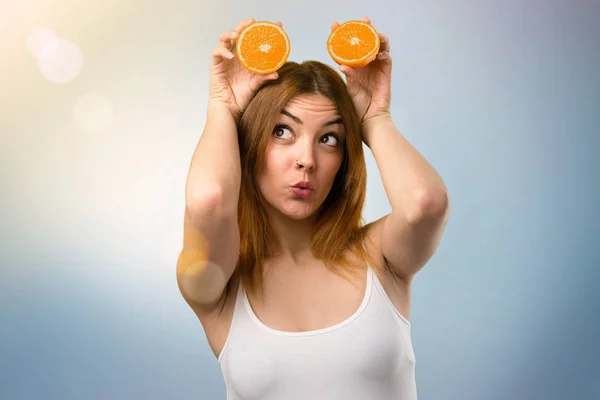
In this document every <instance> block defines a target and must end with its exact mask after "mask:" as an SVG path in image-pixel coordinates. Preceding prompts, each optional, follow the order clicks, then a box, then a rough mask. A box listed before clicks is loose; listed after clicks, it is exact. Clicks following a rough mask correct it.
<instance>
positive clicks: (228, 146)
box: [185, 103, 241, 213]
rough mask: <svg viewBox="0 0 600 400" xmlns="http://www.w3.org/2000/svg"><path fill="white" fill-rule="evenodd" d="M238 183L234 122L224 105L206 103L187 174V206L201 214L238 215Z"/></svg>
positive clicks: (238, 156) (235, 128)
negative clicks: (206, 106) (205, 112)
mask: <svg viewBox="0 0 600 400" xmlns="http://www.w3.org/2000/svg"><path fill="white" fill-rule="evenodd" d="M240 180H241V170H240V152H239V145H238V133H237V125H236V121H235V119H234V117H233V116H232V114H231V111H230V110H229V109H228V108H227V106H226V105H223V104H219V103H209V106H208V110H207V118H206V125H205V128H204V131H203V133H202V136H201V137H200V140H199V141H198V145H197V146H196V149H195V151H194V154H193V156H192V161H191V164H190V168H189V171H188V176H187V180H186V187H185V197H186V199H185V200H186V206H187V207H188V209H193V210H195V211H198V209H200V212H201V211H202V210H205V211H207V212H215V211H223V212H224V213H237V202H238V196H239V191H240Z"/></svg>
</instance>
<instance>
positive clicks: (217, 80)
mask: <svg viewBox="0 0 600 400" xmlns="http://www.w3.org/2000/svg"><path fill="white" fill-rule="evenodd" d="M253 22H254V19H248V20H245V21H242V22H241V23H240V24H239V25H238V27H237V28H235V29H234V30H231V31H225V32H223V33H221V35H220V36H219V46H218V47H216V48H215V49H214V50H213V52H212V61H211V68H210V97H209V104H215V103H217V104H225V105H226V106H227V107H228V108H229V110H230V111H231V113H232V115H233V117H234V118H235V120H236V121H238V120H239V118H240V116H241V115H242V113H243V112H244V110H245V109H246V107H247V106H248V104H249V103H250V100H252V98H253V97H254V95H255V94H256V92H257V91H258V89H260V87H261V86H262V85H263V84H264V83H265V82H266V81H269V80H273V79H277V78H278V76H279V75H278V74H277V72H273V73H272V74H269V75H258V74H255V73H253V72H250V71H248V70H247V69H246V68H244V66H243V65H242V64H240V62H239V61H238V59H237V57H236V55H235V54H234V51H235V41H236V39H237V38H238V35H239V34H240V32H241V31H242V29H244V28H245V27H246V26H248V25H250V24H251V23H253ZM277 24H278V25H279V26H281V22H278V23H277Z"/></svg>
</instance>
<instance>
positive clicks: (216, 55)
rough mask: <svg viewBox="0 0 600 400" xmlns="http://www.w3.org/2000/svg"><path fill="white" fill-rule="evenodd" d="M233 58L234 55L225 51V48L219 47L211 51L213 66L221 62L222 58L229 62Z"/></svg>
mask: <svg viewBox="0 0 600 400" xmlns="http://www.w3.org/2000/svg"><path fill="white" fill-rule="evenodd" d="M234 57H235V55H234V54H233V53H232V52H231V51H229V50H228V49H226V48H225V47H221V46H219V47H215V48H214V49H213V51H212V60H213V64H218V63H220V62H221V60H222V59H224V58H226V59H228V60H231V59H233V58H234Z"/></svg>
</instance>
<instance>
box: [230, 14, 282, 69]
mask: <svg viewBox="0 0 600 400" xmlns="http://www.w3.org/2000/svg"><path fill="white" fill-rule="evenodd" d="M236 52H237V55H238V60H239V61H240V63H241V64H242V65H243V66H244V68H246V69H247V70H248V71H251V72H254V73H255V74H261V75H266V74H270V73H272V72H275V71H277V70H278V69H279V68H281V67H282V66H283V64H285V62H286V61H287V59H288V57H289V55H290V39H289V37H288V35H287V33H286V32H285V31H284V30H283V28H282V27H280V26H279V25H277V24H275V23H272V22H268V21H256V22H253V23H252V24H250V25H248V26H247V27H245V28H244V29H243V30H242V31H241V32H240V34H239V36H238V39H237V41H236Z"/></svg>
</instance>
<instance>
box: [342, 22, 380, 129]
mask: <svg viewBox="0 0 600 400" xmlns="http://www.w3.org/2000/svg"><path fill="white" fill-rule="evenodd" d="M363 21H364V22H366V23H368V24H370V23H371V21H370V19H369V18H368V17H365V18H363ZM339 26H340V24H339V23H337V22H334V23H333V24H332V25H331V30H332V31H333V30H335V29H337V28H338V27H339ZM379 39H380V43H381V44H380V46H379V52H378V53H377V57H376V58H375V60H373V61H371V62H370V63H369V64H368V65H367V66H365V67H363V68H358V69H354V68H351V67H349V66H347V65H340V71H342V73H343V74H344V75H345V76H346V86H347V88H348V93H349V94H350V96H352V100H353V101H354V106H355V107H356V111H357V112H358V116H359V117H360V121H361V124H362V126H363V127H365V126H366V125H367V124H368V123H369V122H370V121H372V120H373V119H374V118H377V119H380V118H379V117H389V116H390V103H391V100H392V93H391V92H392V90H391V84H392V59H391V57H390V43H389V39H388V37H387V36H385V35H383V34H381V33H379Z"/></svg>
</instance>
